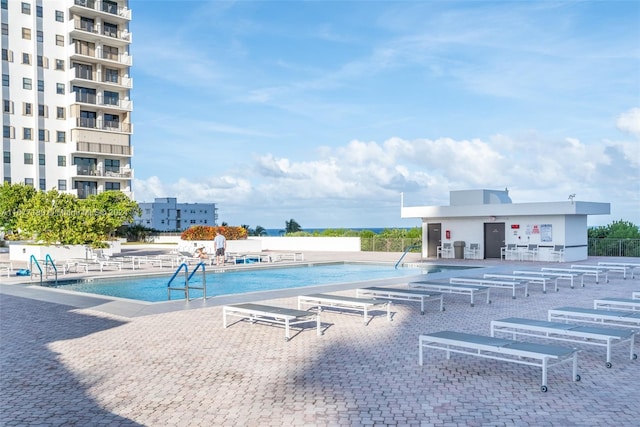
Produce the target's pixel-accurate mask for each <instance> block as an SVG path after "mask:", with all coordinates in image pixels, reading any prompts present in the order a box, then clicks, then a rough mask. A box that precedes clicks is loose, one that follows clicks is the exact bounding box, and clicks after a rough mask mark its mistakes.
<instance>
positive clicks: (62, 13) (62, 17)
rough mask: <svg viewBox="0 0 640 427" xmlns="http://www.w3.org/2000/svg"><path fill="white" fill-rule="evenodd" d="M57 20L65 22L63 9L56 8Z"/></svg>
mask: <svg viewBox="0 0 640 427" xmlns="http://www.w3.org/2000/svg"><path fill="white" fill-rule="evenodd" d="M56 21H58V22H64V12H63V11H61V10H56Z"/></svg>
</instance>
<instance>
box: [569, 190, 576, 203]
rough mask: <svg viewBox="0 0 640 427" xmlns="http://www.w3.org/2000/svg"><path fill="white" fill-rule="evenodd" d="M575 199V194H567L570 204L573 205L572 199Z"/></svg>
mask: <svg viewBox="0 0 640 427" xmlns="http://www.w3.org/2000/svg"><path fill="white" fill-rule="evenodd" d="M575 198H576V193H573V194H569V200H571V204H573V199H575Z"/></svg>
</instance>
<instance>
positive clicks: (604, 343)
mask: <svg viewBox="0 0 640 427" xmlns="http://www.w3.org/2000/svg"><path fill="white" fill-rule="evenodd" d="M498 332H500V333H506V334H510V335H511V339H517V338H518V335H522V336H527V337H538V338H547V339H552V340H558V341H566V342H572V343H580V344H589V345H595V346H600V347H606V348H607V355H606V356H607V360H606V366H607V368H610V367H611V366H612V365H611V347H612V346H613V345H614V344H622V343H625V342H627V341H629V345H630V352H629V358H630V359H631V360H634V359H637V358H638V355H637V354H635V353H634V352H633V346H634V342H635V334H636V332H635V331H629V330H626V329H613V328H598V327H594V326H580V325H573V324H570V323H558V322H547V321H544V320H534V319H523V318H519V317H510V318H508V319H500V320H492V321H491V336H492V337H495V336H496V333H498Z"/></svg>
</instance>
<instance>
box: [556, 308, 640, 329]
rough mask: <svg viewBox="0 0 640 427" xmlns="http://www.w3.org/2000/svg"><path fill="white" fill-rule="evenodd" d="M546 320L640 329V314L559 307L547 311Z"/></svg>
mask: <svg viewBox="0 0 640 427" xmlns="http://www.w3.org/2000/svg"><path fill="white" fill-rule="evenodd" d="M548 313H549V314H548V320H549V321H550V322H551V321H553V320H557V321H564V322H567V323H568V322H583V323H596V324H599V325H604V326H621V327H626V328H635V329H636V330H637V329H640V313H633V312H629V311H614V310H597V309H594V308H582V307H560V308H553V309H550V310H549V311H548Z"/></svg>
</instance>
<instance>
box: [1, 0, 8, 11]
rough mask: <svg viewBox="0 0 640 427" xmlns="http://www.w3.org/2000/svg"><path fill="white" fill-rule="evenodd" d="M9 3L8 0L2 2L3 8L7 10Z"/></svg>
mask: <svg viewBox="0 0 640 427" xmlns="http://www.w3.org/2000/svg"><path fill="white" fill-rule="evenodd" d="M7 2H8V0H2V8H3V9H5V10H6V9H7Z"/></svg>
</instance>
